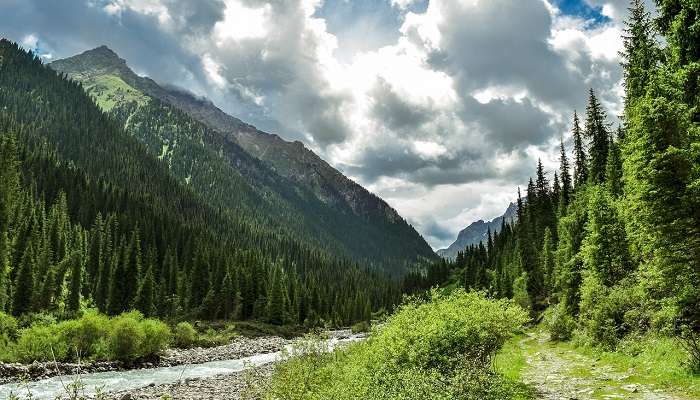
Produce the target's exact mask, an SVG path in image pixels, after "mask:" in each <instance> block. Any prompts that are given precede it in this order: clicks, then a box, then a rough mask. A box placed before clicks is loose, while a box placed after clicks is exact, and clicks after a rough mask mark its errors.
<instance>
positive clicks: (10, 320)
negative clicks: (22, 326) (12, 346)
mask: <svg viewBox="0 0 700 400" xmlns="http://www.w3.org/2000/svg"><path fill="white" fill-rule="evenodd" d="M0 337H6V338H8V339H11V340H14V339H16V338H17V320H16V319H15V317H13V316H12V315H9V314H5V313H4V312H0Z"/></svg>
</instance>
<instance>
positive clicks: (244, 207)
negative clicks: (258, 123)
mask: <svg viewBox="0 0 700 400" xmlns="http://www.w3.org/2000/svg"><path fill="white" fill-rule="evenodd" d="M49 65H50V67H51V68H52V69H54V70H56V71H58V72H60V73H63V74H65V75H66V76H67V77H68V78H70V79H72V80H74V81H77V82H79V83H80V84H81V85H82V87H83V88H84V90H85V91H86V92H87V93H88V94H89V95H90V96H91V97H92V98H93V100H94V101H95V103H96V104H97V105H98V106H99V107H100V108H101V109H102V111H104V112H105V113H107V114H108V115H109V116H110V117H112V118H113V119H114V120H115V121H117V123H119V124H120V125H121V126H122V127H123V129H124V130H125V131H127V132H128V133H129V134H131V135H132V136H134V137H136V138H137V139H138V140H139V142H141V143H142V144H143V145H144V146H145V148H146V150H147V151H148V152H149V153H150V154H152V155H153V156H155V157H157V158H158V159H160V160H161V161H162V162H163V163H165V164H166V165H167V166H168V168H169V170H170V171H171V173H172V174H173V175H174V177H175V178H176V179H177V180H179V181H180V182H181V183H183V184H185V185H187V186H189V187H190V188H191V189H192V190H193V191H194V192H196V193H198V194H199V195H200V196H202V197H203V198H204V199H205V200H206V201H207V202H208V203H209V204H210V205H211V206H212V207H215V208H219V209H224V210H227V211H229V212H231V213H234V214H240V215H244V216H245V218H246V219H247V220H251V223H252V224H253V225H256V224H260V225H265V226H266V227H267V228H269V229H273V230H276V231H279V232H283V233H285V234H288V235H293V236H297V237H302V238H304V241H306V242H308V243H310V244H311V245H312V246H314V247H317V248H320V249H324V250H327V251H330V252H332V253H335V254H337V255H340V256H343V257H347V258H350V259H354V260H357V261H362V262H365V263H367V264H373V265H381V266H383V267H385V269H387V270H389V271H391V272H398V273H400V271H401V270H402V268H403V266H405V265H406V264H408V263H411V262H413V261H416V260H418V259H421V258H429V259H430V258H434V257H435V254H434V253H433V251H432V249H431V248H430V246H429V245H428V244H427V243H426V242H425V240H424V239H423V238H422V237H421V236H420V235H419V234H418V233H417V232H416V231H415V229H414V228H413V227H412V226H411V225H410V224H408V223H407V222H406V221H405V220H404V219H403V218H402V217H401V216H400V215H399V214H398V213H397V212H396V210H394V209H393V208H392V207H390V206H389V205H388V204H387V203H386V202H384V201H383V200H382V199H380V198H379V197H377V196H375V195H374V194H372V193H370V192H369V191H367V190H366V189H364V188H363V187H362V186H360V185H359V184H357V183H355V182H354V181H352V180H351V179H349V178H347V177H345V176H344V175H343V174H342V173H341V172H339V171H337V170H336V169H334V168H333V167H332V166H330V165H329V164H328V163H327V162H325V161H324V160H323V159H321V158H320V157H319V156H318V155H316V154H315V153H314V152H313V151H311V150H310V149H308V148H306V147H305V146H304V145H303V144H302V143H301V142H298V141H296V142H289V141H286V140H284V139H282V138H280V137H279V136H277V135H274V134H269V133H266V132H262V131H260V130H258V129H256V128H255V127H253V126H251V125H249V124H246V123H244V122H242V121H241V120H239V119H237V118H235V117H233V116H230V115H228V114H226V113H224V112H223V111H222V110H221V109H219V108H217V107H216V106H215V105H214V104H213V103H212V102H211V101H209V100H207V99H205V98H201V97H198V96H195V95H193V94H191V93H189V92H187V91H185V90H182V89H178V88H177V87H174V86H172V85H168V84H159V83H156V82H155V81H154V80H152V79H150V78H147V77H141V76H138V75H137V74H135V73H134V72H133V71H132V70H131V69H130V68H129V66H128V65H127V63H126V61H125V60H123V59H121V58H120V57H119V56H118V55H117V54H116V53H115V52H113V51H112V50H110V49H109V48H107V47H106V46H101V47H98V48H95V49H93V50H89V51H86V52H84V53H82V54H79V55H76V56H73V57H70V58H66V59H63V60H58V61H55V62H52V63H51V64H49Z"/></svg>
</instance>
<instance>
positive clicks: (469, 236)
mask: <svg viewBox="0 0 700 400" xmlns="http://www.w3.org/2000/svg"><path fill="white" fill-rule="evenodd" d="M517 211H518V209H517V205H516V204H515V203H510V205H508V208H507V209H506V212H505V213H503V215H501V216H500V217H496V218H494V219H493V220H491V221H483V220H478V221H476V222H472V223H471V224H470V225H469V226H467V227H466V228H464V229H462V230H461V231H460V232H459V234H458V235H457V240H455V241H454V243H452V244H451V245H450V246H449V247H447V248H446V249H440V250H438V251H437V254H438V255H439V256H440V257H444V258H448V259H454V258H455V257H457V252H459V251H462V250H464V248H465V247H467V246H469V245H471V244H478V243H479V242H481V241H482V240H485V239H486V237H487V234H488V231H489V229H490V230H491V232H492V233H494V232H497V231H499V230H500V229H501V224H502V223H503V220H505V221H506V222H508V223H512V222H513V221H515V220H516V219H517Z"/></svg>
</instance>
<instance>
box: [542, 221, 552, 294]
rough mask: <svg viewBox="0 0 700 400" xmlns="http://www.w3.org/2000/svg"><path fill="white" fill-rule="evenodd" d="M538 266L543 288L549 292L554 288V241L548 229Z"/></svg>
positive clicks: (545, 233) (546, 229) (545, 232)
mask: <svg viewBox="0 0 700 400" xmlns="http://www.w3.org/2000/svg"><path fill="white" fill-rule="evenodd" d="M540 265H541V267H540V268H541V269H542V271H543V272H544V281H545V288H547V290H548V291H550V290H551V289H552V288H553V287H554V282H555V279H556V277H555V266H554V265H555V264H554V239H553V238H552V232H551V231H550V230H549V228H548V227H547V228H545V231H544V241H543V244H542V251H541V252H540Z"/></svg>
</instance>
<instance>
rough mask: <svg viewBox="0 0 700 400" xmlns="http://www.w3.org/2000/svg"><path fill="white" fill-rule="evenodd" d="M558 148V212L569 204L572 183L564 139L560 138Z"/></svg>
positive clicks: (562, 210)
mask: <svg viewBox="0 0 700 400" xmlns="http://www.w3.org/2000/svg"><path fill="white" fill-rule="evenodd" d="M560 148H561V150H560V153H559V177H560V179H561V195H560V196H559V199H556V200H557V201H559V204H560V207H559V209H560V212H564V211H565V208H566V206H568V205H569V201H570V198H571V192H572V188H573V185H572V183H571V172H570V171H569V169H570V166H569V158H568V157H567V156H566V149H565V148H564V139H561V140H560Z"/></svg>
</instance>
